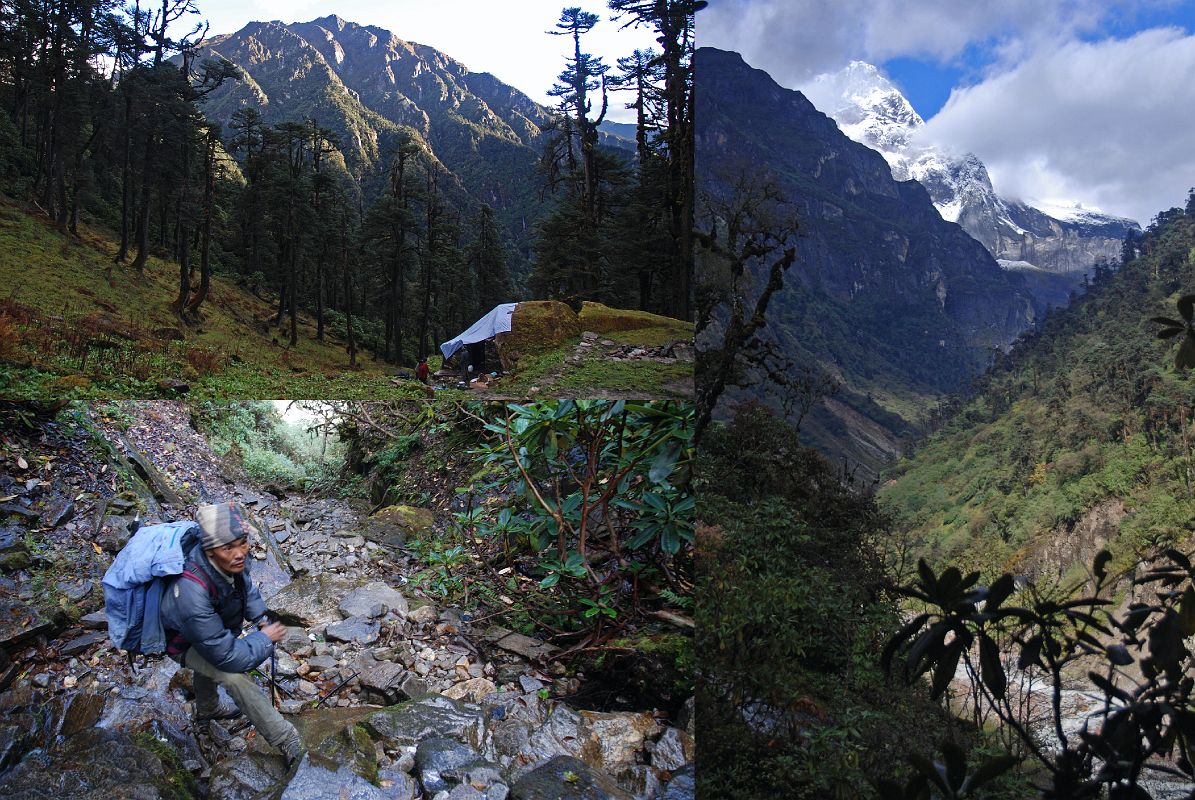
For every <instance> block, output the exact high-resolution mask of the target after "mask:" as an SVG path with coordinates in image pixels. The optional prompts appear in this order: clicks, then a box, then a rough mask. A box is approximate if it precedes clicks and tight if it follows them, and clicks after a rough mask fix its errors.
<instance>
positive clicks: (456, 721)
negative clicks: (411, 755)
mask: <svg viewBox="0 0 1195 800" xmlns="http://www.w3.org/2000/svg"><path fill="white" fill-rule="evenodd" d="M480 726H481V709H480V708H479V707H478V706H475V705H470V704H468V703H459V702H457V701H456V700H452V699H449V698H447V697H444V696H442V695H438V694H430V695H425V696H423V697H420V698H417V699H415V700H411V701H409V702H407V703H403V704H402V705H399V706H394V707H393V708H387V709H383V710H382V711H378V712H376V713H374V714H373V715H371V716H370V717H368V718H367V719H366V720H365V727H366V729H367V730H368V731H369V732H370V733H371V734H372V735H373V736H374V738H376V739H382V740H384V741H385V743H386V744H387V745H388V746H390V747H398V746H402V745H416V744H418V743H419V742H421V741H422V740H424V739H428V738H431V737H433V736H439V737H444V738H449V739H456V740H457V741H460V742H470V743H473V742H475V741H477V739H478V738H479V734H480Z"/></svg>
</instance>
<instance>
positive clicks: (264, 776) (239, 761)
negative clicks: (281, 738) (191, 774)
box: [208, 753, 286, 800]
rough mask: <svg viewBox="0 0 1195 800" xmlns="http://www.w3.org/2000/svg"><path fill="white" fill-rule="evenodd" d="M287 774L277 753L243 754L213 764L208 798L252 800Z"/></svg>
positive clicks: (210, 799)
mask: <svg viewBox="0 0 1195 800" xmlns="http://www.w3.org/2000/svg"><path fill="white" fill-rule="evenodd" d="M285 777H286V766H285V763H284V762H283V760H282V759H280V758H278V757H276V756H265V755H262V754H260V753H242V754H240V755H239V756H236V757H234V758H226V759H224V760H222V761H220V762H218V763H217V764H216V765H215V766H213V767H212V773H211V778H210V784H209V789H208V792H209V794H208V800H252V798H256V797H258V796H259V795H261V794H262V793H264V792H266V791H268V790H270V789H272V788H274V787H275V786H277V785H278V782H279V781H280V780H282V779H283V778H285Z"/></svg>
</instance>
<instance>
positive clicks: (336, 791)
mask: <svg viewBox="0 0 1195 800" xmlns="http://www.w3.org/2000/svg"><path fill="white" fill-rule="evenodd" d="M334 766H335V765H331V764H330V765H328V766H322V765H320V764H317V763H315V759H313V758H312V757H310V756H308V757H306V758H304V759H303V761H302V763H301V764H299V769H298V770H297V771H296V772H295V775H294V777H293V778H291V779H290V782H289V783H287V785H286V789H284V790H283V792H282V796H281V797H280V798H279V800H326V798H329V797H335V798H338V799H339V800H386V795H385V794H384V793H383V792H382V790H381V789H379V788H378V787H376V786H374V785H373V784H372V783H370V782H369V781H367V780H365V779H364V778H362V777H361V776H360V775H357V774H355V773H353V771H352V770H350V769H349V768H348V767H339V768H338V769H335V771H333V769H332V768H331V767H334Z"/></svg>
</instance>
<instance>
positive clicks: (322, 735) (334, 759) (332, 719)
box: [292, 708, 378, 782]
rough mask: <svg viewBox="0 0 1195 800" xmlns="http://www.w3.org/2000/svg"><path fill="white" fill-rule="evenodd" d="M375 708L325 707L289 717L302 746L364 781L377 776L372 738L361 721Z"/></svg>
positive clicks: (374, 710) (373, 711)
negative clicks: (345, 768)
mask: <svg viewBox="0 0 1195 800" xmlns="http://www.w3.org/2000/svg"><path fill="white" fill-rule="evenodd" d="M376 711H377V709H376V708H329V709H319V710H316V711H308V712H304V713H303V714H300V715H299V716H298V717H294V718H292V722H294V724H295V728H296V729H297V730H298V731H299V736H300V737H301V738H302V740H303V744H304V746H306V747H307V749H308V750H309V751H310V752H311V753H312V754H314V755H317V756H322V757H324V758H325V759H327V763H328V764H331V765H334V766H333V769H335V767H336V766H339V765H347V766H348V767H349V768H350V769H352V771H353V772H355V773H356V774H357V775H360V776H361V777H362V778H365V779H366V780H367V781H371V782H372V781H376V780H377V776H378V764H377V756H376V753H375V750H374V743H373V738H372V737H371V736H370V735H369V732H368V731H367V730H366V729H365V727H364V726H363V725H362V724H361V722H362V720H364V719H366V718H367V717H369V716H371V715H373V714H374V713H375V712H376Z"/></svg>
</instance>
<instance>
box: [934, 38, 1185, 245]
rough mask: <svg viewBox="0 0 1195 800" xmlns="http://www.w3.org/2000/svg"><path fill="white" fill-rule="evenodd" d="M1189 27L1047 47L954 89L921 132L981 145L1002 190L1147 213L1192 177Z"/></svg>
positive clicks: (957, 144) (1177, 194)
mask: <svg viewBox="0 0 1195 800" xmlns="http://www.w3.org/2000/svg"><path fill="white" fill-rule="evenodd" d="M1192 108H1195V36H1192V35H1187V34H1185V33H1184V32H1183V31H1180V30H1177V29H1170V28H1160V29H1154V30H1148V31H1143V32H1141V33H1138V34H1137V35H1135V36H1133V37H1131V38H1128V39H1121V40H1112V39H1109V40H1104V41H1099V42H1079V41H1073V40H1072V41H1067V42H1063V43H1058V44H1055V45H1054V46H1046V45H1044V44H1042V45H1041V46H1040V47H1039V49H1038V50H1037V51H1036V52H1034V53H1033V54H1031V55H1029V56H1028V57H1026V58H1025V59H1024V60H1023V61H1021V62H1020V63H1018V64H1016V65H1015V66H1011V67H1008V68H1006V69H1003V70H998V71H996V72H994V73H993V74H991V75H990V76H989V77H988V78H987V79H986V80H984V81H983V82H981V83H979V84H977V85H975V86H970V87H966V88H961V89H956V90H954V92H952V94H951V96H950V99H949V100H948V101H947V103H946V105H945V106H944V107H943V108H942V110H941V111H940V112H939V113H938V114H937V115H936V116H935V117H934V118H933V119H931V120H929V122H928V124H927V126H926V128H925V132H924V135H925V136H926V137H927V138H929V139H930V140H932V141H937V142H941V143H943V144H946V145H949V146H950V147H951V148H952V149H954V150H967V151H970V152H974V153H975V154H976V155H978V156H979V157H980V158H981V159H982V160H983V161H984V162H985V163H986V164H987V166H988V170H989V172H990V174H991V176H992V180H993V183H994V184H995V185H996V188H997V189H998V190H999V191H1000V192H1001V193H1003V194H1006V195H1010V196H1014V197H1022V198H1027V199H1053V200H1058V199H1067V200H1071V201H1080V202H1082V203H1083V204H1084V205H1085V206H1096V207H1099V208H1101V209H1102V210H1103V211H1106V212H1109V213H1114V214H1122V215H1125V216H1129V217H1132V218H1134V219H1137V220H1139V221H1141V222H1142V223H1146V222H1148V221H1149V219H1150V218H1151V217H1152V216H1153V215H1154V214H1156V213H1157V212H1159V211H1162V210H1165V209H1168V208H1170V207H1171V206H1173V205H1182V204H1183V202H1184V201H1185V199H1186V191H1187V189H1188V187H1190V186H1192V185H1195V118H1193V117H1192V114H1191V109H1192Z"/></svg>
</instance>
